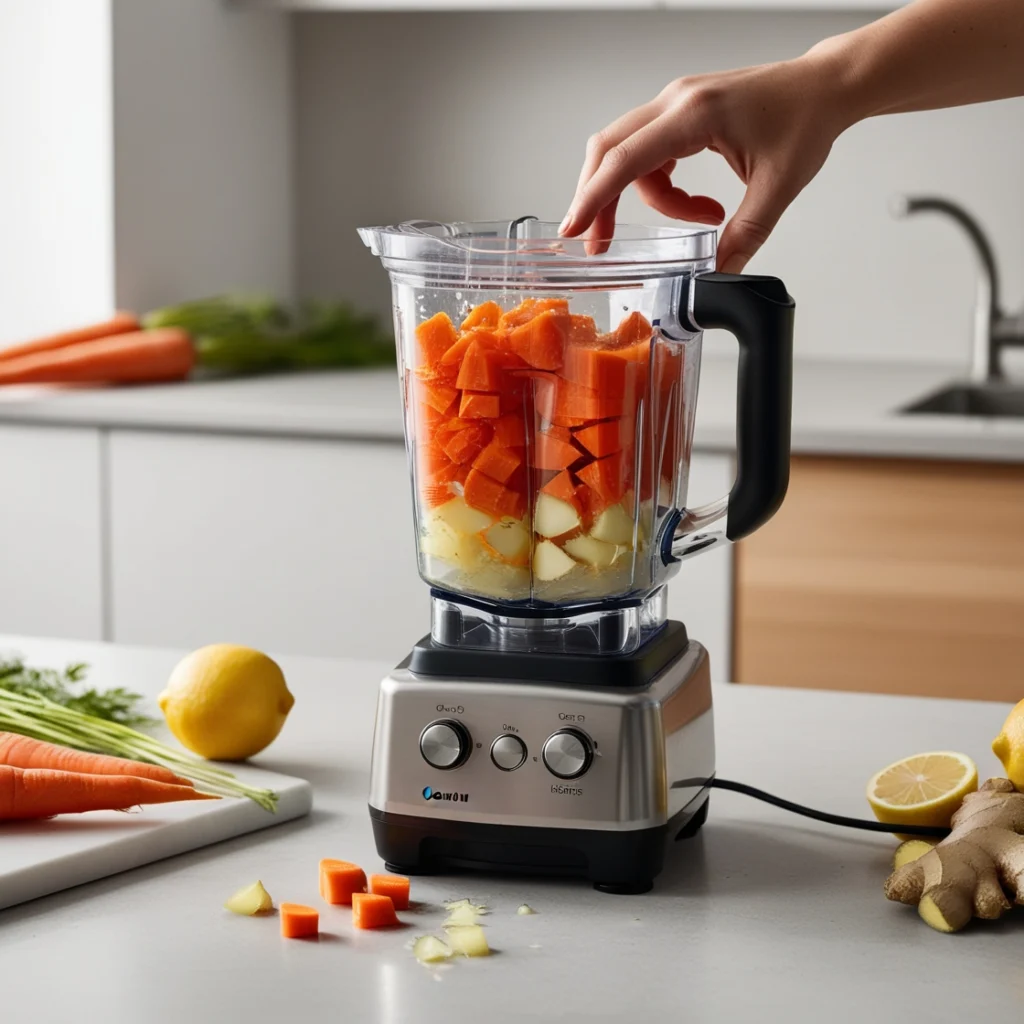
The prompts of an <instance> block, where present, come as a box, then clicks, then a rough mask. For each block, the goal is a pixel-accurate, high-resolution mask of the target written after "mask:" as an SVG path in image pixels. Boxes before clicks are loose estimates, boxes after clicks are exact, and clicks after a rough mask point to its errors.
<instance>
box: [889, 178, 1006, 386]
mask: <svg viewBox="0 0 1024 1024" xmlns="http://www.w3.org/2000/svg"><path fill="white" fill-rule="evenodd" d="M891 209H892V213H893V216H895V217H909V216H910V215H911V214H914V213H941V214H945V215H946V216H947V217H951V218H952V219H953V220H954V221H955V222H956V223H957V224H959V225H960V227H961V228H962V229H963V230H964V231H965V232H966V233H967V237H968V238H969V239H970V241H971V244H972V245H973V246H974V251H975V253H976V254H977V256H978V262H979V264H980V273H979V275H978V292H977V299H976V304H975V309H974V331H973V340H972V344H971V365H970V379H971V381H973V382H974V383H975V384H984V383H987V382H988V381H993V380H1001V379H1002V378H1003V366H1002V358H1001V354H1002V350H1003V349H1004V348H1011V347H1016V346H1024V310H1021V312H1020V313H1018V314H1016V315H1015V316H1010V315H1007V314H1006V313H1004V312H1003V308H1002V306H1001V304H1000V302H999V270H998V268H997V267H996V259H995V255H994V253H993V252H992V245H991V243H990V242H989V240H988V236H987V235H986V234H985V232H984V231H983V230H982V227H981V225H980V224H979V223H978V222H977V221H976V220H975V219H974V217H972V216H971V215H970V214H969V213H968V212H967V211H966V210H965V209H964V208H963V207H962V206H959V205H958V204H956V203H954V202H951V201H950V200H948V199H941V198H939V197H937V196H898V197H896V198H895V199H894V200H893V202H892V204H891Z"/></svg>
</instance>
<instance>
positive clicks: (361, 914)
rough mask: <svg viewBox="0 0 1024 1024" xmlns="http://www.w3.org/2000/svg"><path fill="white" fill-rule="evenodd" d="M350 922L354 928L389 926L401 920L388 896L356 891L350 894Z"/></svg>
mask: <svg viewBox="0 0 1024 1024" xmlns="http://www.w3.org/2000/svg"><path fill="white" fill-rule="evenodd" d="M352 924H354V925H355V926H356V928H391V927H394V925H396V924H401V922H400V921H399V920H398V917H397V915H396V914H395V905H394V903H392V902H391V897H390V896H383V895H380V894H379V893H372V892H356V893H353V894H352Z"/></svg>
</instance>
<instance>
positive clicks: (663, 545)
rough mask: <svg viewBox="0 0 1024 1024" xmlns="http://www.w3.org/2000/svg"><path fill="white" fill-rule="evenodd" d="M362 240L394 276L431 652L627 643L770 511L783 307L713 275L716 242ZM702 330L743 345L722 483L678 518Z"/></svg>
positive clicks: (681, 233)
mask: <svg viewBox="0 0 1024 1024" xmlns="http://www.w3.org/2000/svg"><path fill="white" fill-rule="evenodd" d="M359 233H360V236H361V237H362V239H363V241H364V242H365V243H366V244H367V245H368V246H369V248H370V250H371V251H372V252H373V254H374V255H376V256H379V257H380V259H381V261H382V263H383V264H384V267H385V268H386V269H387V270H388V272H389V274H390V277H391V283H392V294H393V305H394V322H395V334H396V341H397V345H398V351H399V364H400V371H401V381H402V389H403V397H404V407H405V437H406V443H407V448H408V454H409V464H410V469H411V474H412V484H413V505H414V510H415V522H416V539H417V555H418V562H419V572H420V575H421V576H422V578H423V579H424V580H425V581H426V582H427V583H428V584H429V585H430V586H431V588H432V590H433V595H434V602H433V607H434V614H433V626H432V635H433V639H434V640H435V641H436V642H438V643H441V644H445V645H461V646H480V647H487V648H493V647H495V646H498V647H501V648H502V649H509V650H526V651H529V650H544V649H559V650H564V651H567V652H571V651H577V652H581V653H585V652H589V653H622V652H628V651H630V650H635V649H636V648H637V647H639V646H640V645H641V644H642V643H643V642H644V641H645V640H646V639H647V637H648V636H649V635H650V634H651V633H652V632H653V631H656V630H657V629H658V628H660V626H661V625H662V624H663V622H664V619H665V600H664V590H663V586H664V584H665V583H666V582H667V581H668V579H669V578H670V577H671V576H672V575H674V574H675V573H676V572H677V571H678V568H679V562H680V560H681V559H683V558H686V557H689V556H690V555H692V554H695V553H697V552H699V551H704V550H707V549H708V548H710V547H712V546H714V545H715V544H717V543H719V542H720V541H722V540H730V541H733V540H738V539H739V538H741V537H744V536H746V535H747V534H748V533H750V532H751V531H753V530H755V529H757V528H758V527H759V526H760V525H761V524H763V523H764V522H765V521H766V520H767V519H769V518H770V517H771V515H772V514H773V513H774V512H775V510H776V509H777V508H778V506H779V504H780V503H781V501H782V498H783V496H784V494H785V491H786V486H787V482H788V476H789V423H790V404H791V395H790V392H791V362H792V319H793V302H792V300H791V299H790V298H789V296H788V295H787V294H786V289H785V287H784V286H783V284H782V282H781V281H778V280H777V279H775V278H768V277H753V276H738V275H723V274H715V273H712V272H711V271H712V270H713V267H714V257H715V245H716V234H715V232H714V231H713V230H692V229H687V228H680V227H635V226H628V225H619V226H618V227H617V229H616V234H615V238H614V239H612V240H611V241H609V242H605V243H602V244H601V245H600V246H597V247H595V246H593V244H592V243H591V245H590V248H591V249H593V248H600V249H602V250H603V251H601V252H599V253H593V252H591V253H588V251H587V249H588V245H587V243H585V242H584V241H583V240H577V239H560V238H558V235H557V227H556V225H554V224H551V223H545V222H541V221H538V220H536V219H534V218H520V219H519V220H516V221H512V222H507V221H505V222H477V223H453V224H439V223H434V222H423V221H413V222H407V223H404V224H400V225H398V226H394V227H375V228H363V229H361V230H360V232H359ZM706 327H724V328H726V329H727V330H730V331H731V332H733V333H734V334H735V335H736V337H737V340H738V341H739V344H740V349H741V360H740V365H739V401H738V406H737V408H738V422H737V473H736V481H735V484H734V486H733V488H732V491H731V493H730V494H729V495H728V496H727V497H723V498H721V499H719V500H718V501H714V502H711V503H710V504H707V505H704V506H702V507H699V508H689V507H688V506H687V482H688V472H689V463H690V451H691V445H692V439H693V420H694V411H695V407H696V399H697V383H698V377H699V372H700V351H701V331H702V329H703V328H706ZM719 521H724V522H723V523H722V527H723V528H720V529H717V530H711V529H709V527H711V526H712V524H715V523H717V522H719Z"/></svg>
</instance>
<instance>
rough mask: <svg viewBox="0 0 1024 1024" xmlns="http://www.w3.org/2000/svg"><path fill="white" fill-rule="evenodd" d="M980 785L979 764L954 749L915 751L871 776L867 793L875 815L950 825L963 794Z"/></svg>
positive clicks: (897, 820) (890, 820)
mask: <svg viewBox="0 0 1024 1024" xmlns="http://www.w3.org/2000/svg"><path fill="white" fill-rule="evenodd" d="M977 788H978V766H977V765H976V764H975V763H974V762H973V761H972V760H971V759H970V758H969V757H968V756H967V755H966V754H957V753H955V752H953V751H951V750H938V751H933V752H932V753H929V754H914V755H913V757H905V758H903V760H902V761H897V762H896V763H895V764H891V765H889V766H888V767H887V768H883V769H882V770H881V771H880V772H878V773H877V774H876V775H873V776H872V777H871V781H870V782H869V783H868V789H867V797H868V803H869V804H871V810H873V811H874V812H875V817H876V818H877V819H878V820H879V821H882V822H885V823H886V824H887V825H889V824H900V825H930V826H932V827H935V828H949V822H950V819H951V818H952V817H953V814H954V812H955V811H956V810H957V809H958V808H959V807H960V804H961V803H962V802H963V799H964V797H965V796H966V795H967V794H968V793H973V792H974V791H975V790H976V789H977Z"/></svg>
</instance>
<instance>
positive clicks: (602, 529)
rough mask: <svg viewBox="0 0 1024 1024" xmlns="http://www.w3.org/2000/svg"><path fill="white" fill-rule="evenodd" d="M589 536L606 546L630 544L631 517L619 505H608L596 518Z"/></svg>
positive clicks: (631, 531) (631, 533) (631, 532)
mask: <svg viewBox="0 0 1024 1024" xmlns="http://www.w3.org/2000/svg"><path fill="white" fill-rule="evenodd" d="M590 535H591V537H593V538H594V540H603V541H604V542H605V543H606V544H632V542H633V517H632V516H631V515H630V514H629V513H628V512H627V511H626V510H625V509H624V508H623V507H622V506H621V505H609V506H608V507H607V508H606V509H605V510H604V511H603V512H602V513H601V514H600V515H599V516H598V517H597V519H596V521H595V522H594V526H593V529H592V530H591V531H590Z"/></svg>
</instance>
